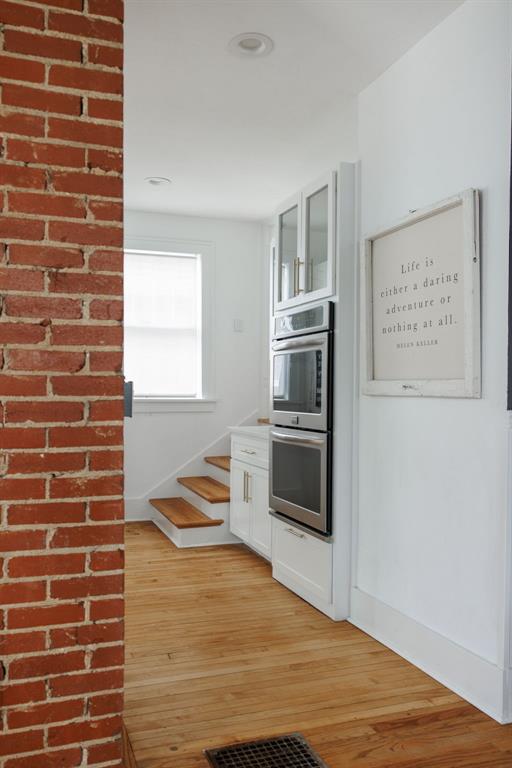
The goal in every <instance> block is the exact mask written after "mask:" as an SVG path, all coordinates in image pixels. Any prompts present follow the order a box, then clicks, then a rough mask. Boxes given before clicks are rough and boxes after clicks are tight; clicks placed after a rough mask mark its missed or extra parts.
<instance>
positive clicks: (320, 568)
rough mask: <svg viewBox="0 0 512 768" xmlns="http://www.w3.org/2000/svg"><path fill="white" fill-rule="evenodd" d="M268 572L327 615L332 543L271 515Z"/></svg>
mask: <svg viewBox="0 0 512 768" xmlns="http://www.w3.org/2000/svg"><path fill="white" fill-rule="evenodd" d="M272 576H273V577H274V579H276V581H279V582H280V583H281V584H284V586H285V587H288V589H291V590H292V592H295V593H296V594H297V595H299V597H302V599H303V600H306V601H307V602H308V603H311V605H313V606H314V607H315V608H318V610H320V611H322V613H325V614H326V615H327V616H329V617H330V618H332V619H334V618H337V616H336V615H335V608H334V605H333V602H332V543H331V542H326V541H321V539H318V538H316V536H310V535H309V534H307V533H305V532H304V531H302V530H301V529H299V528H296V527H295V526H293V525H292V524H288V523H285V522H283V521H282V520H278V519H277V518H275V517H274V518H272Z"/></svg>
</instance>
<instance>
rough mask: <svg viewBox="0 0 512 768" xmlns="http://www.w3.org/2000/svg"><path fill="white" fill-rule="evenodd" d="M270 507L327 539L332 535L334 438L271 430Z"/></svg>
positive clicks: (281, 429)
mask: <svg viewBox="0 0 512 768" xmlns="http://www.w3.org/2000/svg"><path fill="white" fill-rule="evenodd" d="M270 507H271V508H272V510H274V511H275V512H277V513H279V515H281V516H283V517H285V518H287V519H288V520H291V521H296V522H297V523H300V524H301V525H304V526H306V527H308V528H310V529H312V530H313V531H316V532H318V533H320V534H322V535H324V536H329V535H330V534H331V532H332V531H331V435H330V433H328V432H309V431H308V432H306V431H305V430H300V429H283V428H281V427H272V429H271V430H270Z"/></svg>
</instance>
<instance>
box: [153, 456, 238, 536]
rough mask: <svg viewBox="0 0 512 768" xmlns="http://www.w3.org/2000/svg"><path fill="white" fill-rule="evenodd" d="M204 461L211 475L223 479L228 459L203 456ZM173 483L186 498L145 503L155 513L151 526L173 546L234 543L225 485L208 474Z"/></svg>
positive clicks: (228, 468) (227, 490)
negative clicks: (213, 474)
mask: <svg viewBox="0 0 512 768" xmlns="http://www.w3.org/2000/svg"><path fill="white" fill-rule="evenodd" d="M204 461H205V462H206V463H207V464H209V465H210V466H211V467H214V468H215V469H214V470H213V471H214V472H215V473H217V474H219V475H221V476H222V478H223V479H224V480H226V479H227V477H226V474H227V473H229V471H230V464H231V459H230V457H229V456H206V457H205V459H204ZM177 481H178V483H179V484H180V485H181V486H183V488H184V489H185V494H186V496H185V494H184V496H183V497H181V496H179V497H172V498H168V499H150V500H149V503H150V504H151V505H152V506H153V507H154V509H155V510H156V511H157V513H158V514H157V515H156V516H155V518H154V521H155V523H156V524H157V525H158V527H159V528H160V529H161V530H162V531H163V532H164V533H165V534H166V535H167V536H168V537H169V538H170V539H171V540H172V541H173V542H174V543H175V544H176V546H177V547H199V546H208V545H209V544H232V543H236V542H238V539H237V538H236V537H235V536H233V535H232V534H231V533H230V531H229V500H230V490H229V485H226V484H225V483H224V482H221V480H219V479H217V478H216V477H211V476H209V475H199V476H194V477H178V478H177ZM228 482H229V481H228Z"/></svg>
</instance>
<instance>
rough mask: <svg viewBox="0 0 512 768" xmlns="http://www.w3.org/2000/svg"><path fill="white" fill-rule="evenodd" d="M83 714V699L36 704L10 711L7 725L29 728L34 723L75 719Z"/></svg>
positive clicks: (40, 723)
mask: <svg viewBox="0 0 512 768" xmlns="http://www.w3.org/2000/svg"><path fill="white" fill-rule="evenodd" d="M83 714H84V700H83V699H74V700H70V699H68V700H67V701H58V702H48V703H45V704H34V705H32V706H31V707H24V708H23V709H17V710H16V709H15V710H11V711H9V712H8V713H7V726H8V728H29V727H30V726H32V725H42V724H46V723H58V722H62V721H65V720H74V719H75V718H77V717H81V716H82V715H83Z"/></svg>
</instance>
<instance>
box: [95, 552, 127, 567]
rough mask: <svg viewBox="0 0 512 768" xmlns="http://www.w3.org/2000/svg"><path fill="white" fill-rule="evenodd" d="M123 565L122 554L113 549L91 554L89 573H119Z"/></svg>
mask: <svg viewBox="0 0 512 768" xmlns="http://www.w3.org/2000/svg"><path fill="white" fill-rule="evenodd" d="M123 565H124V552H123V550H122V549H114V550H108V551H102V552H91V560H90V568H91V571H119V570H122V568H123Z"/></svg>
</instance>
